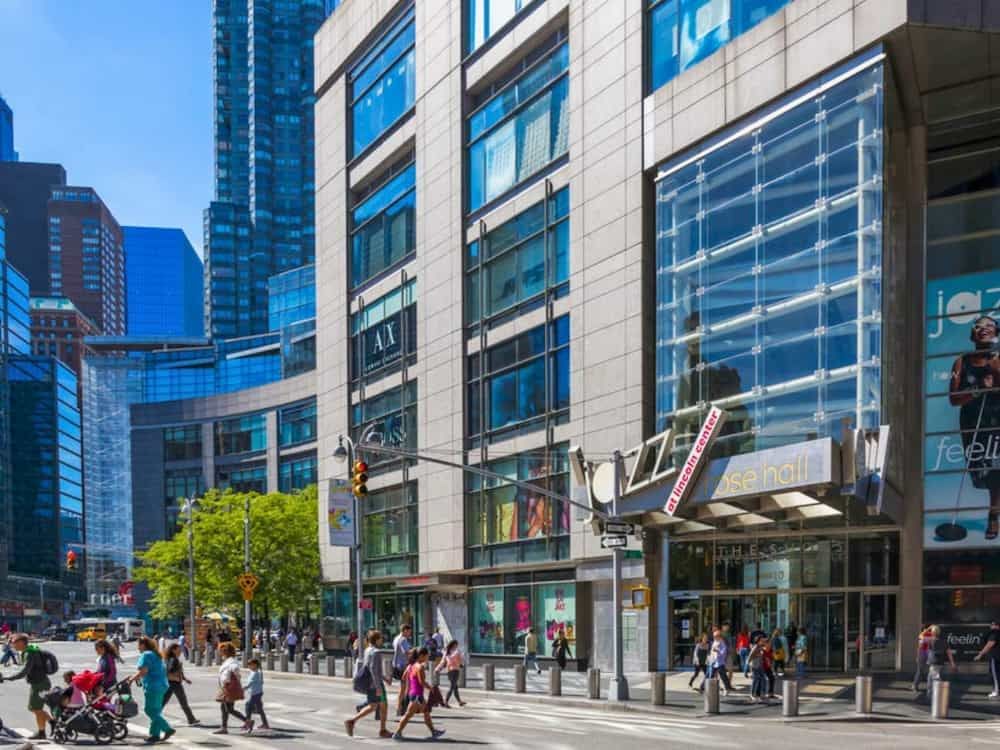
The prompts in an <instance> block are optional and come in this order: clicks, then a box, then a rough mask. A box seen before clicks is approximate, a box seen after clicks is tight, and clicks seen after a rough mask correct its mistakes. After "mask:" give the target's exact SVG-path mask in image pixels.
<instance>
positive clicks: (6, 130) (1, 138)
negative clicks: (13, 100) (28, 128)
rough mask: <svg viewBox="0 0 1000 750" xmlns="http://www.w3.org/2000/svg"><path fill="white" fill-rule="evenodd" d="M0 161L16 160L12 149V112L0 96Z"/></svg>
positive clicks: (15, 153) (15, 152)
mask: <svg viewBox="0 0 1000 750" xmlns="http://www.w3.org/2000/svg"><path fill="white" fill-rule="evenodd" d="M0 161H17V151H15V150H14V112H13V110H11V108H10V105H9V104H8V103H7V102H6V100H5V99H4V98H3V97H2V96H0Z"/></svg>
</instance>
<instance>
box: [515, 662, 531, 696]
mask: <svg viewBox="0 0 1000 750" xmlns="http://www.w3.org/2000/svg"><path fill="white" fill-rule="evenodd" d="M527 676H528V669H527V668H526V667H525V666H524V665H523V664H517V665H515V666H514V692H515V693H523V692H524V691H525V688H526V684H525V681H526V678H527Z"/></svg>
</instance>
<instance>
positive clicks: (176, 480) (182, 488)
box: [163, 469, 205, 533]
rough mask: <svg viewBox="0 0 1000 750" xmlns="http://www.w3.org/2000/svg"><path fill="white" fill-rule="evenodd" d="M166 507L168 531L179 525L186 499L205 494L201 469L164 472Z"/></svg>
mask: <svg viewBox="0 0 1000 750" xmlns="http://www.w3.org/2000/svg"><path fill="white" fill-rule="evenodd" d="M163 484H164V493H163V495H164V497H163V500H164V508H165V510H166V516H167V527H166V528H167V531H168V533H169V532H172V531H173V529H174V528H176V527H177V518H178V516H179V515H180V512H181V508H182V507H183V505H184V501H185V500H186V499H188V498H195V497H201V496H202V495H204V494H205V480H204V478H203V477H202V475H201V469H180V470H169V469H168V470H167V471H165V472H163Z"/></svg>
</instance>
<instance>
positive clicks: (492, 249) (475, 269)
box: [465, 187, 569, 325]
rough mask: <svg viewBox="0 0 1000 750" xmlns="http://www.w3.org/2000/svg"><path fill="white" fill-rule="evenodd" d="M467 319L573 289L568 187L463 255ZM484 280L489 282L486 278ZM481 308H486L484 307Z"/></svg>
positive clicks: (523, 307)
mask: <svg viewBox="0 0 1000 750" xmlns="http://www.w3.org/2000/svg"><path fill="white" fill-rule="evenodd" d="M465 266H466V276H465V322H466V324H467V325H469V324H475V323H477V322H478V321H479V320H480V318H481V317H483V318H487V319H490V318H494V317H496V316H499V317H500V319H501V320H505V319H506V316H505V315H504V314H505V313H511V314H515V315H516V314H519V313H522V312H525V311H526V310H528V309H531V308H532V307H534V306H535V305H538V304H542V303H543V302H544V300H545V295H544V293H545V292H546V291H548V290H550V289H552V288H553V287H556V288H557V289H556V294H557V296H562V295H564V294H565V293H566V292H568V291H569V283H568V279H569V188H568V187H567V188H563V189H562V190H560V191H559V192H557V193H555V194H554V195H553V196H552V197H551V198H550V199H548V200H547V201H540V202H538V203H536V204H535V205H534V206H531V207H530V208H529V209H527V210H526V211H522V212H521V213H520V214H518V215H517V216H515V217H514V218H513V219H510V220H509V221H507V222H504V223H503V224H501V225H500V226H498V227H497V228H496V229H493V230H491V231H490V232H488V233H487V234H486V235H484V236H483V238H482V240H481V241H480V240H476V241H475V242H470V243H469V245H468V247H467V252H466V256H465ZM484 279H485V281H484ZM480 308H482V311H480Z"/></svg>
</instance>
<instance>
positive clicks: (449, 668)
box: [436, 631, 565, 708]
mask: <svg viewBox="0 0 1000 750" xmlns="http://www.w3.org/2000/svg"><path fill="white" fill-rule="evenodd" d="M560 632H562V631H560ZM563 661H565V658H564V659H563ZM462 662H463V657H462V651H461V649H459V647H458V641H456V640H452V641H451V642H450V643H449V644H448V646H447V647H446V648H445V650H444V656H442V657H441V661H440V662H439V663H438V665H437V669H436V671H437V673H438V674H441V672H447V673H448V685H449V687H448V695H447V696H445V699H444V707H445V708H451V706H449V705H448V704H449V703H450V702H451V696H452V695H454V696H455V700H457V701H458V705H459V706H464V705H465V701H463V700H462V696H460V695H459V694H458V678H459V675H461V673H462Z"/></svg>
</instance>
